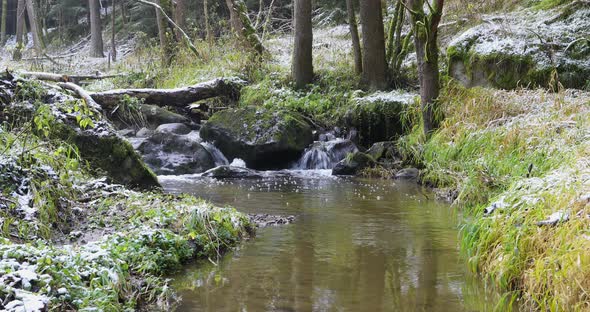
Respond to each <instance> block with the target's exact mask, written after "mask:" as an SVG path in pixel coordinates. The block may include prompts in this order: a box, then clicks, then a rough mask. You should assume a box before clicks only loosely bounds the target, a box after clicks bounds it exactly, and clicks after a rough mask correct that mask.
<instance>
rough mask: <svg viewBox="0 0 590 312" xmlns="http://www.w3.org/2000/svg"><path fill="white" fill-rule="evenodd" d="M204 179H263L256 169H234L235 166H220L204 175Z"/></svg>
mask: <svg viewBox="0 0 590 312" xmlns="http://www.w3.org/2000/svg"><path fill="white" fill-rule="evenodd" d="M203 176H204V177H209V178H216V179H259V178H262V174H261V173H260V171H256V170H254V169H248V168H242V167H234V166H219V167H215V168H213V169H210V170H207V171H205V172H204V173H203Z"/></svg>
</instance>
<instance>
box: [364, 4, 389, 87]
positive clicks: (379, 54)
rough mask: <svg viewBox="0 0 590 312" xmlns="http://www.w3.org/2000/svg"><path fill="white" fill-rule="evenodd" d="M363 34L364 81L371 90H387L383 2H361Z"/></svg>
mask: <svg viewBox="0 0 590 312" xmlns="http://www.w3.org/2000/svg"><path fill="white" fill-rule="evenodd" d="M360 3H361V6H360V11H361V25H362V28H361V29H362V32H363V75H362V80H363V84H365V85H366V86H367V87H368V88H369V89H371V90H382V89H385V88H387V61H386V60H385V30H384V27H383V16H382V13H381V0H361V1H360Z"/></svg>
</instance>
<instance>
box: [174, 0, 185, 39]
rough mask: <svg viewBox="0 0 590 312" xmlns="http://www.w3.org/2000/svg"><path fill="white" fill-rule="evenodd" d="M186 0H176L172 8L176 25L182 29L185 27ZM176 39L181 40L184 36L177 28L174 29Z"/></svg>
mask: <svg viewBox="0 0 590 312" xmlns="http://www.w3.org/2000/svg"><path fill="white" fill-rule="evenodd" d="M186 9H187V7H186V0H176V8H175V9H174V21H175V22H176V25H178V27H180V28H182V29H186ZM176 39H177V40H178V41H182V40H183V39H184V38H183V36H182V33H181V32H180V31H179V30H176Z"/></svg>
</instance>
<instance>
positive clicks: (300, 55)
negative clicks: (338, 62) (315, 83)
mask: <svg viewBox="0 0 590 312" xmlns="http://www.w3.org/2000/svg"><path fill="white" fill-rule="evenodd" d="M294 23H295V27H294V31H295V40H294V44H293V64H292V73H293V80H294V81H295V85H296V86H297V87H298V88H302V87H304V86H305V85H307V84H309V83H311V81H312V80H313V55H312V46H313V30H312V26H311V0H295V8H294Z"/></svg>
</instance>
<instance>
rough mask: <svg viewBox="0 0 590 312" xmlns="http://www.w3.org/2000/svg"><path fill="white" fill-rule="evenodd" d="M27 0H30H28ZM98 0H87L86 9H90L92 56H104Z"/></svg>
mask: <svg viewBox="0 0 590 312" xmlns="http://www.w3.org/2000/svg"><path fill="white" fill-rule="evenodd" d="M28 1H30V0H28ZM99 1H100V0H88V9H89V11H90V37H91V48H90V56H92V57H104V49H103V42H102V25H101V21H100V4H99Z"/></svg>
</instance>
